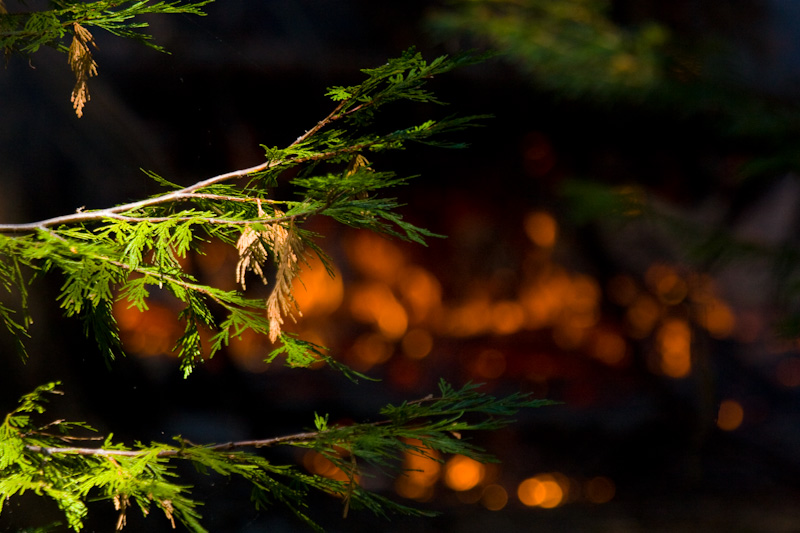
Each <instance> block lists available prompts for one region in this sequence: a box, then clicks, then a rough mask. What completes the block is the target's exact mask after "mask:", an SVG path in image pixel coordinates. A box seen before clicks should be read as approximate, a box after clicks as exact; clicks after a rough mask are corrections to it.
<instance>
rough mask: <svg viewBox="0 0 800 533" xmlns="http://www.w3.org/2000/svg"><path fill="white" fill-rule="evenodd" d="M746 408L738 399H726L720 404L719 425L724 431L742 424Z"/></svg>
mask: <svg viewBox="0 0 800 533" xmlns="http://www.w3.org/2000/svg"><path fill="white" fill-rule="evenodd" d="M743 421H744V409H742V404H740V403H739V402H737V401H736V400H724V401H722V402H721V403H720V404H719V411H718V413H717V427H718V428H719V429H721V430H723V431H733V430H734V429H736V428H738V427H739V426H741V425H742V422H743Z"/></svg>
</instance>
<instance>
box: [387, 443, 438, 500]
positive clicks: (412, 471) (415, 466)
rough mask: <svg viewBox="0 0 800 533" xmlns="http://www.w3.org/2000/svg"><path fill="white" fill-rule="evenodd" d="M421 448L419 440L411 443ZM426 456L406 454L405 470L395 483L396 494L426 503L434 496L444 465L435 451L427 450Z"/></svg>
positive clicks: (416, 453)
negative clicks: (434, 489)
mask: <svg viewBox="0 0 800 533" xmlns="http://www.w3.org/2000/svg"><path fill="white" fill-rule="evenodd" d="M410 443H411V444H413V445H416V446H419V445H420V444H421V443H420V441H418V440H412V441H410ZM424 453H425V454H427V455H422V454H420V453H419V452H406V453H405V454H404V455H403V469H404V470H405V471H404V472H403V474H402V475H400V476H399V477H398V478H397V479H396V480H395V483H394V488H395V492H397V494H399V495H400V496H402V497H403V498H407V499H410V500H418V501H425V500H428V499H430V498H431V497H432V496H433V486H434V484H435V483H436V482H437V481H438V480H439V477H440V476H441V474H442V465H441V464H440V463H439V461H438V460H437V458H438V457H439V454H438V453H437V452H436V451H435V450H431V449H425V452H424Z"/></svg>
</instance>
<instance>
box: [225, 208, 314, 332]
mask: <svg viewBox="0 0 800 533" xmlns="http://www.w3.org/2000/svg"><path fill="white" fill-rule="evenodd" d="M282 215H283V213H282V212H281V211H280V210H277V209H276V210H275V214H274V216H275V217H280V216H282ZM258 216H259V217H264V216H266V215H265V213H264V211H263V209H262V208H261V203H260V202H259V204H258ZM236 249H237V250H238V251H239V262H238V263H237V265H236V282H237V283H239V284H241V286H242V290H245V289H246V288H247V286H246V284H245V274H246V273H247V271H248V270H250V271H252V272H255V273H256V274H258V276H259V277H260V278H261V281H262V282H263V283H264V284H265V285H266V283H267V278H266V275H265V274H264V263H265V262H266V260H267V258H268V256H269V250H272V255H273V257H274V260H275V264H276V266H277V273H276V275H275V287H274V288H273V289H272V292H271V293H270V295H269V297H268V298H267V302H266V303H267V305H266V307H267V318H268V319H269V339H270V341H272V342H275V340H277V338H278V337H279V336H280V334H281V327H282V326H283V317H284V316H289V317H291V319H292V320H294V319H295V318H294V315H293V313H292V311H293V310H296V311H297V313H298V315H300V316H303V313H301V312H300V310H299V309H298V308H297V302H296V301H295V299H294V295H293V294H292V280H294V278H295V276H296V275H297V273H298V271H299V270H300V260H301V259H302V257H303V243H302V241H301V240H300V238H299V237H298V236H297V232H296V231H295V228H294V223H293V222H289V223H288V224H286V225H284V224H280V223H272V224H269V225H266V226H265V227H264V228H263V229H254V228H253V227H252V226H249V225H248V226H246V227H245V229H244V231H242V235H241V236H240V237H239V240H238V242H237V243H236Z"/></svg>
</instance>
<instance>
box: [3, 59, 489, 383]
mask: <svg viewBox="0 0 800 533" xmlns="http://www.w3.org/2000/svg"><path fill="white" fill-rule="evenodd" d="M465 61H466V60H465V59H458V60H455V61H450V60H448V59H447V58H446V57H440V58H438V59H436V60H434V61H432V62H431V63H428V62H426V61H425V60H424V59H423V58H422V56H421V54H419V53H418V52H415V51H408V52H406V53H404V54H403V55H402V56H401V57H400V58H397V59H393V60H391V61H390V62H389V63H387V65H386V66H384V67H380V68H377V69H368V70H365V71H364V72H365V73H366V75H367V78H366V80H365V81H364V83H363V84H361V85H358V86H353V87H348V88H346V90H345V89H341V90H335V91H334V90H332V92H333V94H335V100H336V102H337V103H336V107H335V109H334V110H333V111H332V112H331V113H330V114H329V115H328V116H327V117H325V118H324V119H322V120H321V121H319V122H318V123H317V124H316V125H315V126H314V127H313V128H312V129H311V130H308V131H307V132H306V133H304V134H303V135H301V136H300V137H299V138H298V139H297V140H296V141H295V142H294V143H292V144H291V145H289V146H287V147H285V148H277V147H275V148H265V161H264V162H263V163H262V164H260V165H257V166H255V167H252V168H249V169H244V170H241V171H235V172H231V173H228V174H222V175H219V176H214V177H211V178H208V179H205V180H203V181H199V182H197V183H195V184H193V185H190V186H187V187H182V186H180V185H177V184H174V183H171V182H170V181H168V180H166V179H164V178H162V177H160V176H158V175H157V174H155V173H154V172H146V174H147V175H148V176H150V177H151V178H153V179H154V180H155V181H157V182H158V183H159V184H161V185H162V186H164V187H165V188H167V189H168V190H167V191H166V192H164V193H161V194H158V195H156V196H154V197H151V198H149V199H145V200H141V201H138V202H133V203H129V204H125V205H120V206H116V207H112V208H107V209H98V210H81V211H79V212H76V213H74V214H71V215H65V216H61V217H56V218H54V219H49V220H45V221H41V222H37V223H31V224H21V225H13V224H10V225H0V253H1V254H2V258H3V261H2V262H0V282H3V285H4V286H5V287H7V288H8V289H10V290H13V289H14V288H16V289H18V290H22V291H23V292H22V294H23V296H24V289H25V286H26V284H27V282H28V278H26V277H25V276H24V275H23V272H24V271H25V269H24V268H22V267H28V269H32V271H33V272H48V271H57V272H60V273H61V274H62V275H63V277H64V283H63V285H62V287H61V293H60V295H59V296H58V301H59V303H60V305H61V307H62V308H63V310H64V313H65V315H67V316H68V317H79V318H80V319H81V320H82V321H83V324H84V327H85V329H86V331H87V334H88V335H90V336H92V337H94V339H95V340H96V341H97V344H98V346H99V347H100V349H101V351H102V352H103V354H104V355H105V356H106V357H107V358H108V359H109V360H112V359H114V358H115V357H116V356H118V355H119V354H122V353H123V352H124V349H123V346H122V345H121V343H120V338H119V332H118V327H117V324H116V321H115V318H114V314H113V307H114V304H115V302H118V301H119V302H121V303H122V304H123V305H125V306H127V307H129V308H130V307H133V308H136V309H138V310H139V311H143V312H146V310H147V309H148V303H147V302H148V300H149V298H150V297H151V296H152V293H153V292H154V291H157V292H161V293H163V292H167V293H169V294H171V295H172V296H173V297H174V298H176V299H177V300H179V301H180V302H181V304H182V310H181V312H180V316H179V318H180V320H181V321H182V323H183V325H184V333H183V335H181V336H180V337H179V338H178V339H175V352H176V354H177V355H178V356H179V357H180V360H181V367H182V369H183V372H184V374H185V375H188V374H189V373H191V371H192V370H193V369H194V368H195V367H196V366H197V364H199V363H200V362H201V361H202V360H203V358H204V356H205V357H211V356H213V355H214V354H215V353H216V352H218V351H219V350H220V349H222V348H223V347H224V346H225V345H227V344H228V343H229V341H230V339H231V337H239V336H241V335H242V334H243V333H244V332H245V331H246V330H252V331H254V332H255V333H258V334H267V335H269V336H270V338H272V339H273V340H277V339H282V341H283V343H284V344H285V346H286V348H285V349H284V350H282V352H280V353H283V354H284V355H286V356H287V363H288V364H289V365H291V366H308V365H309V364H311V363H313V362H316V361H317V360H319V359H322V360H327V361H329V362H332V359H331V358H329V357H322V356H321V352H320V351H318V350H317V351H315V350H313V349H311V348H312V347H311V346H310V345H303V344H301V343H299V342H298V341H297V340H296V339H291V338H289V337H287V336H286V335H285V333H284V332H283V330H282V325H283V321H284V318H285V317H287V316H290V317H292V318H293V317H294V311H298V310H297V309H296V304H295V302H294V299H293V297H292V292H291V287H292V285H291V284H292V280H293V279H294V277H295V276H296V274H297V272H298V271H299V265H300V264H301V263H303V262H305V260H306V257H307V254H308V253H312V254H314V253H315V254H317V255H318V256H319V257H320V258H321V259H322V260H323V262H326V261H327V258H326V256H325V254H324V253H323V252H322V251H321V249H320V248H319V247H318V244H317V243H316V242H315V240H314V238H315V235H314V234H313V233H311V232H309V231H307V230H305V229H304V227H303V225H304V223H305V222H306V221H307V220H308V219H309V218H311V217H314V216H327V217H330V218H332V219H334V220H336V221H338V222H340V223H343V224H346V225H348V226H352V227H355V228H361V229H367V230H371V231H375V232H379V233H383V234H387V235H391V236H394V237H397V238H400V239H405V240H409V241H415V242H418V243H424V242H425V238H426V237H431V236H435V234H434V233H432V232H430V231H428V230H426V229H424V228H420V227H418V226H415V225H413V224H410V223H408V222H406V221H405V220H403V218H402V216H401V215H400V214H399V213H398V211H397V209H398V208H399V207H401V205H400V203H399V202H398V201H397V200H396V199H395V198H393V197H391V196H390V195H388V194H387V192H388V191H389V190H390V189H392V188H393V187H397V186H401V185H404V184H405V183H407V180H408V179H409V178H407V177H401V176H397V175H395V174H394V173H392V172H389V171H379V170H378V169H376V168H374V167H373V165H372V164H371V163H370V162H369V160H368V158H367V155H369V154H371V153H373V152H380V151H385V150H397V149H403V148H404V147H405V146H406V145H407V144H408V143H410V142H422V143H431V142H436V138H438V137H439V136H440V135H441V134H444V133H450V132H453V131H456V130H460V129H463V128H465V127H468V126H471V125H473V124H474V123H475V121H476V120H477V119H478V118H480V117H466V118H464V117H458V118H446V119H443V120H439V121H437V120H428V121H426V122H424V123H423V124H418V125H411V126H407V125H406V126H402V127H399V128H398V127H391V126H390V127H388V128H387V127H386V126H383V127H384V128H385V130H384V131H385V132H383V133H382V132H380V131H379V130H378V126H379V125H378V124H377V123H376V121H375V120H374V118H375V117H374V112H375V110H376V109H377V108H378V107H380V106H382V105H385V104H387V103H389V102H393V101H399V100H402V99H404V98H405V99H407V100H414V101H419V102H429V103H439V101H438V100H437V99H436V97H435V96H434V95H433V94H432V93H429V92H428V91H427V90H425V89H424V84H425V82H426V81H427V80H429V79H430V78H431V77H432V76H434V75H435V74H438V73H440V72H446V71H447V70H449V69H451V68H453V67H454V66H455V65H457V64H459V63H463V62H465ZM342 91H344V92H342ZM406 91H409V93H408V95H407V97H404V96H403V95H406ZM345 92H346V93H347V94H349V95H350V96H349V97H343V95H344V94H345ZM337 124H341V125H342V126H343V127H342V128H341V129H337V127H336V126H337ZM370 157H371V156H370ZM288 169H294V172H295V175H296V177H295V178H294V179H292V180H291V181H290V182H289V183H284V182H283V181H282V180H281V179H280V176H281V175H282V174H283V173H284V172H285V171H287V170H288ZM286 187H290V188H292V189H293V190H294V192H295V198H292V197H291V195H287V194H285V193H283V192H282V189H283V188H286ZM278 191H280V192H278ZM276 198H289V199H288V200H286V199H276ZM209 238H213V239H218V240H220V241H222V242H223V243H226V244H228V245H230V246H233V247H236V249H237V252H238V254H239V257H240V262H239V265H238V267H237V268H236V269H235V270H234V269H232V270H231V277H234V276H235V277H236V279H237V281H239V282H240V284H241V286H242V289H243V288H244V287H245V286H246V285H245V278H246V276H248V272H251V271H252V272H254V273H256V274H257V275H258V276H259V277H261V279H262V280H263V281H265V282H267V281H268V280H267V277H266V274H265V273H267V272H271V271H274V272H275V276H274V281H272V280H270V283H271V286H272V289H271V293H270V296H269V297H268V298H266V299H263V298H260V299H256V298H251V297H248V296H247V293H246V292H245V291H244V290H224V289H222V288H219V287H216V286H213V285H209V284H206V283H203V282H202V281H200V280H198V279H197V278H196V277H195V276H194V275H193V274H192V273H191V272H188V271H187V270H186V269H185V268H184V264H185V261H184V260H185V258H186V257H187V255H189V254H191V253H198V254H202V253H203V247H202V245H203V243H204V242H205V241H206V240H208V239H209ZM19 309H20V311H21V314H19V317H21V318H19V317H18V316H17V314H15V313H14V312H12V310H11V308H6V307H0V316H2V318H3V323H4V324H5V327H6V329H7V330H8V331H9V332H10V333H11V334H12V335H14V336H15V338H20V337H21V336H24V333H25V331H26V327H27V324H28V319H27V318H26V317H27V314H26V313H27V309H26V306H25V299H24V298H22V299H21V303H20V305H19ZM299 311H300V312H302V310H299ZM204 338H205V339H207V341H205V343H204V341H203V339H204ZM270 359H274V356H271V357H270ZM351 375H353V374H351Z"/></svg>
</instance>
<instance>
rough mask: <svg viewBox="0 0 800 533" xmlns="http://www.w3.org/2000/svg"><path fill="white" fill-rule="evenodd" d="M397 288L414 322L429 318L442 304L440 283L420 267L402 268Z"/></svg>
mask: <svg viewBox="0 0 800 533" xmlns="http://www.w3.org/2000/svg"><path fill="white" fill-rule="evenodd" d="M398 289H399V291H400V294H401V295H402V297H403V302H404V303H406V304H407V305H408V307H409V309H410V311H411V316H412V318H413V320H414V322H415V323H419V322H422V321H424V320H426V319H428V318H430V317H431V316H432V315H433V314H434V313H436V312H437V311H438V310H439V308H440V307H441V305H442V285H441V284H440V283H439V280H438V279H436V276H434V275H433V274H431V273H430V272H429V271H427V270H425V269H424V268H422V267H418V266H409V267H407V268H404V269H403V270H402V271H401V272H400V274H399V278H398Z"/></svg>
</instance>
